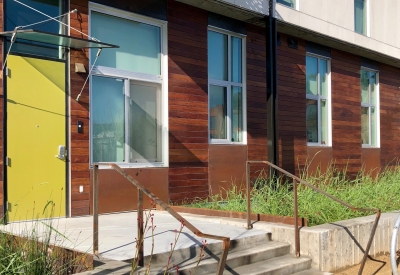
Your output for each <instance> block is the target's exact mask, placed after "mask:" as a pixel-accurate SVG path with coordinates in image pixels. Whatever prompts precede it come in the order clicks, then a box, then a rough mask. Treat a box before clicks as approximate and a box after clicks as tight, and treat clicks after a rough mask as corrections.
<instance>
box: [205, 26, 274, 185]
mask: <svg viewBox="0 0 400 275" xmlns="http://www.w3.org/2000/svg"><path fill="white" fill-rule="evenodd" d="M264 33H265V31H264V29H263V28H260V27H257V26H254V25H251V24H248V25H247V37H246V50H247V55H246V58H247V62H246V63H247V64H246V68H247V87H246V88H247V90H246V92H247V150H246V151H247V159H248V160H266V159H267V157H268V146H267V109H266V106H267V90H266V82H267V79H266V51H265V43H266V40H265V35H264ZM242 150H244V149H243V148H242ZM240 161H242V162H243V163H242V164H240V163H237V164H236V165H245V161H246V158H241V159H240ZM210 169H211V167H210ZM243 169H245V168H241V169H239V170H238V173H236V174H234V175H235V177H236V178H238V179H240V180H241V181H242V180H243V176H242V175H243ZM257 170H258V168H257V167H255V166H251V171H257ZM221 180H222V179H221ZM224 180H226V179H224ZM228 184H230V183H228ZM226 185H227V184H225V186H226ZM213 189H215V191H216V192H219V190H218V188H216V187H215V184H214V187H213Z"/></svg>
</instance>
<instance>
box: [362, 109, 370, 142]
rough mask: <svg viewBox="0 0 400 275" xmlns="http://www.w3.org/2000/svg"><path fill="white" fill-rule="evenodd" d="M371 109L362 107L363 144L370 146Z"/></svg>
mask: <svg viewBox="0 0 400 275" xmlns="http://www.w3.org/2000/svg"><path fill="white" fill-rule="evenodd" d="M369 133H370V131H369V108H368V107H361V140H362V144H369Z"/></svg>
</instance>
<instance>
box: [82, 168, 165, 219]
mask: <svg viewBox="0 0 400 275" xmlns="http://www.w3.org/2000/svg"><path fill="white" fill-rule="evenodd" d="M98 171H99V213H110V212H120V211H126V210H133V209H137V188H136V187H135V186H134V185H133V184H132V183H130V182H129V181H128V180H126V179H125V178H124V177H123V176H121V175H120V174H119V173H118V172H116V171H115V170H113V169H99V170H98ZM124 171H125V172H127V173H128V174H129V175H131V176H132V177H133V178H134V179H136V180H137V181H138V182H139V183H140V184H141V185H143V186H144V187H145V188H147V189H148V190H150V191H151V192H152V193H153V194H154V195H156V196H157V197H159V198H160V199H161V200H162V201H164V202H165V203H168V168H137V169H134V168H131V169H124ZM90 185H91V187H90V189H91V190H92V180H91V181H90ZM89 199H90V201H89V200H88V201H87V202H86V201H85V203H87V204H89V203H90V213H92V212H93V209H92V206H93V202H92V197H91V196H90V198H89ZM143 204H144V206H145V207H150V206H151V204H150V199H149V198H148V197H147V196H145V195H144V196H143ZM83 206H86V204H83ZM83 206H82V207H83Z"/></svg>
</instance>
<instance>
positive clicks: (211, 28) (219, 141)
mask: <svg viewBox="0 0 400 275" xmlns="http://www.w3.org/2000/svg"><path fill="white" fill-rule="evenodd" d="M208 31H214V32H218V33H222V34H226V35H229V36H234V37H237V38H240V39H242V83H236V82H231V81H225V80H213V79H210V78H209V77H208V76H207V78H208V86H207V88H208V91H210V85H215V86H224V87H227V119H226V128H227V138H226V139H211V138H210V132H211V129H210V124H211V119H210V96H208V111H207V112H208V142H209V143H210V144H247V92H246V87H247V85H246V83H247V82H246V79H247V78H246V63H247V56H246V35H243V34H239V33H234V32H231V31H227V30H224V29H220V28H217V27H214V26H208V30H207V34H208ZM207 51H208V48H207ZM230 51H231V40H230V39H228V55H230V54H229V53H230ZM207 66H208V65H207ZM207 71H208V67H207ZM228 77H229V78H230V77H231V58H230V57H229V58H228ZM231 86H236V87H242V113H243V116H242V121H243V129H242V137H243V141H242V142H233V141H231V137H232V131H231V115H230V111H231V88H230V87H231ZM228 114H229V115H228Z"/></svg>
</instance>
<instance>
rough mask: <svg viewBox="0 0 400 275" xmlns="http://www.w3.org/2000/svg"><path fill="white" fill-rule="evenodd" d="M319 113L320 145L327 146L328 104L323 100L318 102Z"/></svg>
mask: <svg viewBox="0 0 400 275" xmlns="http://www.w3.org/2000/svg"><path fill="white" fill-rule="evenodd" d="M320 102H321V103H320V108H321V110H320V112H321V145H327V144H328V104H327V102H326V100H325V99H322V100H321V101H320Z"/></svg>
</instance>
